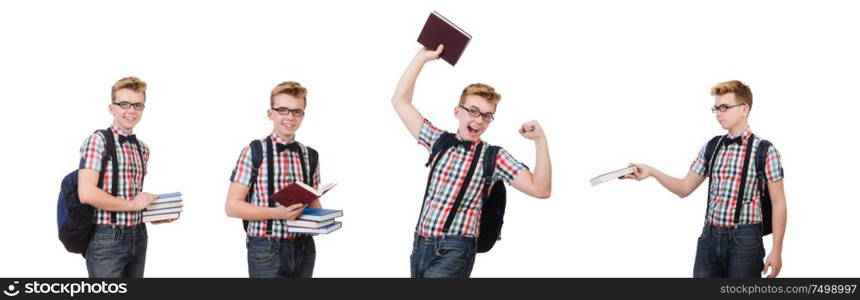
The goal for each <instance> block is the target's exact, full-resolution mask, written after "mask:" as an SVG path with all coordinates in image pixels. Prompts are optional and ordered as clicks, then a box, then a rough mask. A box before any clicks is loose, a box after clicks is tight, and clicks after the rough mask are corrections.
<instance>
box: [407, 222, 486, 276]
mask: <svg viewBox="0 0 860 300" xmlns="http://www.w3.org/2000/svg"><path fill="white" fill-rule="evenodd" d="M476 243H477V241H476V240H475V238H470V237H465V236H440V237H425V236H420V235H418V234H417V233H416V234H415V239H414V242H413V243H412V255H411V256H410V257H409V259H410V261H411V264H410V265H411V272H412V278H468V277H469V275H471V274H472V266H474V265H475V251H476V249H477V245H476Z"/></svg>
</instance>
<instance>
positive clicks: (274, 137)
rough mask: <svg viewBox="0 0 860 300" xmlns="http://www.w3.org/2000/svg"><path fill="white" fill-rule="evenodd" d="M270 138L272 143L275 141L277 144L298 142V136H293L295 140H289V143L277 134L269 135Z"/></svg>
mask: <svg viewBox="0 0 860 300" xmlns="http://www.w3.org/2000/svg"><path fill="white" fill-rule="evenodd" d="M269 137H270V138H271V139H272V141H274V142H275V143H277V144H289V143H292V142H295V141H296V136H295V135H293V138H292V139H290V140H288V141H285V140H284V139H282V138H281V137H280V136H278V135H277V134H276V133H274V132H272V134H271V135H269Z"/></svg>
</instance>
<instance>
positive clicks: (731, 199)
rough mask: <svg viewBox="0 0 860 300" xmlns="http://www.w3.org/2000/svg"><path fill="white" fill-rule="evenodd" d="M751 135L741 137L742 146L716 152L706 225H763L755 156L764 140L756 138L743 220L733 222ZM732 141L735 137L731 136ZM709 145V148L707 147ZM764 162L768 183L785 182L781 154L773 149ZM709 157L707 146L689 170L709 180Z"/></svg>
mask: <svg viewBox="0 0 860 300" xmlns="http://www.w3.org/2000/svg"><path fill="white" fill-rule="evenodd" d="M751 134H752V132H751V131H750V130H749V129H747V130H745V131H744V132H743V133H741V134H740V136H741V139H742V141H743V142H742V144H741V145H738V144H736V143H735V144H730V145H728V146H722V147H719V146H718V147H717V150H715V151H714V170H713V172H712V174H713V175H714V176H713V177H712V178H711V180H710V183H709V184H710V185H711V189H710V190H711V194H710V195H709V197H708V198H709V199H710V200H709V201H708V214H707V216H706V217H705V222H706V223H708V224H711V225H714V226H720V227H727V226H733V225H743V224H754V223H760V222H761V220H762V215H761V202H760V201H761V199H760V198H761V196H760V195H759V192H758V190H757V189H756V184H758V180H757V179H756V175H755V174H756V172H757V170H756V162H755V153H756V151H757V150H758V146H759V143H760V142H761V139H759V137H758V136H756V137H755V138H754V139H753V144H752V147H753V148H752V152H751V153H750V160H751V161H750V163H749V170H748V171H747V182H746V186H745V191H744V199H743V207H741V215H740V219H739V220H737V221H738V222H737V223H733V222H732V219H733V218H734V215H735V205H737V200H738V199H737V197H738V196H737V195H738V189H739V188H740V184H741V173H742V172H743V167H744V155H745V154H746V149H747V148H746V147H750V145H748V144H749V143H748V142H747V139H748V138H749V136H750V135H751ZM728 137H729V138H735V137H732V136H728ZM706 146H707V145H706ZM766 157H767V159H766V162H765V175H766V177H767V181H768V182H774V181H778V180H782V179H783V177H784V175H783V172H782V162H781V160H780V157H779V152H777V151H776V148H775V147H773V146H771V147H770V148H769V149H768V152H767V156H766ZM707 163H708V158H707V157H705V147H702V150H701V151H699V156H698V157H697V158H696V160H695V161H694V162H693V165H692V166H691V167H690V169H691V170H692V171H693V172H695V173H696V174H699V175H702V176H705V177H708V176H710V175H711V174H706V173H705V169H706V168H707Z"/></svg>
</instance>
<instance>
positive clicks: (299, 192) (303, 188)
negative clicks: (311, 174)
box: [272, 181, 337, 206]
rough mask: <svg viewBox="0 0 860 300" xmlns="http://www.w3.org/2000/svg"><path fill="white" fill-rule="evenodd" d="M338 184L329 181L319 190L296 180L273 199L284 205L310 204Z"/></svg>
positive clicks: (273, 196)
mask: <svg viewBox="0 0 860 300" xmlns="http://www.w3.org/2000/svg"><path fill="white" fill-rule="evenodd" d="M336 185H337V183H329V184H327V185H325V186H322V187H320V189H319V190H317V189H315V188H313V187H312V186H309V185H307V184H305V183H304V182H301V181H296V182H293V183H290V184H289V185H287V187H285V188H284V189H282V190H280V191H278V192H277V193H275V194H274V195H272V200H275V201H277V202H278V203H280V204H281V205H283V206H290V205H293V204H297V203H301V204H309V203H311V201H314V200H316V199H317V198H319V197H322V195H325V193H327V192H328V191H329V190H331V189H332V188H333V187H334V186H336Z"/></svg>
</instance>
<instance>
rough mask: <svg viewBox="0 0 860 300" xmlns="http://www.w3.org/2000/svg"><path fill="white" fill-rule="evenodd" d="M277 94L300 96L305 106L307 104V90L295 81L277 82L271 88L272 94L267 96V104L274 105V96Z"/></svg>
mask: <svg viewBox="0 0 860 300" xmlns="http://www.w3.org/2000/svg"><path fill="white" fill-rule="evenodd" d="M279 94H287V95H290V96H293V97H296V98H302V100H304V101H305V106H307V104H308V99H307V94H308V90H307V89H305V87H303V86H302V84H300V83H298V82H295V81H284V82H281V83H279V84H278V85H276V86H275V88H273V89H272V95H271V96H270V97H269V106H272V105H275V96H277V95H279Z"/></svg>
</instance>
